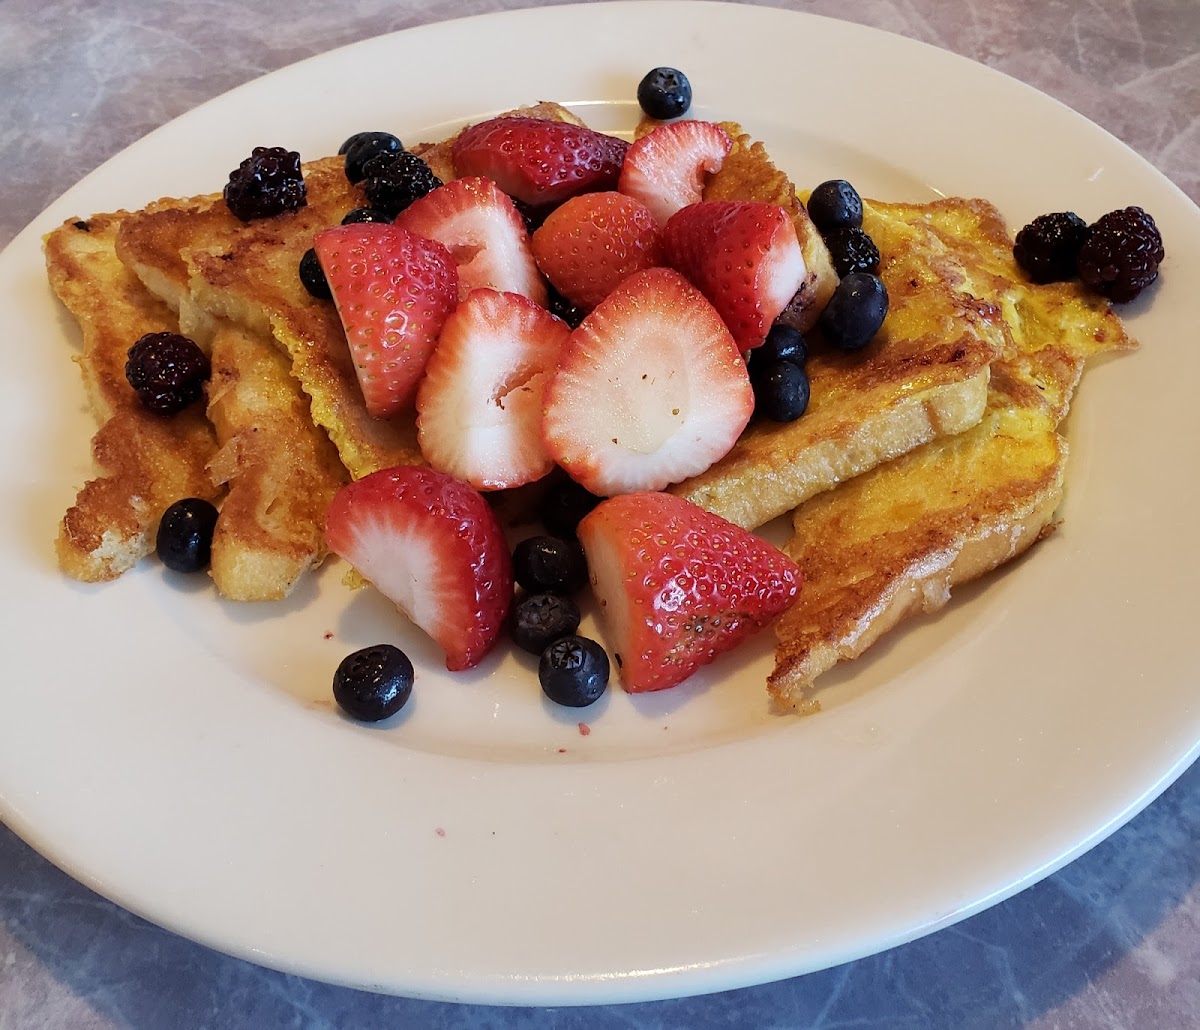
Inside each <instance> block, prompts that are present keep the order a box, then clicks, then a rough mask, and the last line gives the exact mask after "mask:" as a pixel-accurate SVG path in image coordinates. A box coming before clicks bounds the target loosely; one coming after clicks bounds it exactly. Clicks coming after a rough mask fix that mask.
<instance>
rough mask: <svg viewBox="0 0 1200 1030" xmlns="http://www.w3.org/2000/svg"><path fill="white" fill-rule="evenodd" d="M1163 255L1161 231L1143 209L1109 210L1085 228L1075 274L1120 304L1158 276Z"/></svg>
mask: <svg viewBox="0 0 1200 1030" xmlns="http://www.w3.org/2000/svg"><path fill="white" fill-rule="evenodd" d="M1163 256H1164V252H1163V242H1162V235H1161V234H1160V233H1159V231H1158V226H1156V225H1155V224H1154V219H1153V218H1151V217H1150V216H1149V215H1148V214H1146V212H1145V211H1143V210H1142V209H1141V208H1140V207H1127V208H1124V209H1122V210H1120V211H1110V212H1109V213H1108V214H1106V215H1104V216H1103V217H1101V218H1100V219H1099V220H1098V221H1096V222H1094V223H1092V225H1091V226H1090V227H1089V228H1088V234H1087V239H1086V240H1085V241H1084V244H1083V247H1082V248H1080V251H1079V278H1080V279H1082V280H1083V281H1084V283H1085V284H1086V285H1087V286H1090V287H1091V288H1092V289H1093V290H1096V291H1097V292H1099V293H1102V294H1104V296H1106V297H1107V298H1108V299H1109V300H1113V301H1116V302H1117V303H1122V304H1123V303H1125V302H1126V301H1130V300H1133V298H1134V297H1136V296H1137V295H1138V294H1139V293H1141V292H1142V290H1144V289H1145V288H1146V287H1147V286H1149V285H1150V284H1151V283H1152V282H1154V280H1155V279H1157V278H1158V266H1159V263H1160V262H1161V261H1162V259H1163Z"/></svg>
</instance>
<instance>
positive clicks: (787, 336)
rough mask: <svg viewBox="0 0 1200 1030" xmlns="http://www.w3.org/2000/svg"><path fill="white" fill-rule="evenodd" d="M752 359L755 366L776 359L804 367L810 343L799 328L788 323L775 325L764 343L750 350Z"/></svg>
mask: <svg viewBox="0 0 1200 1030" xmlns="http://www.w3.org/2000/svg"><path fill="white" fill-rule="evenodd" d="M750 360H751V362H752V364H753V365H754V366H755V367H758V366H765V365H770V364H773V363H774V362H776V361H790V362H791V363H792V364H793V365H800V366H801V367H803V366H804V363H805V362H806V361H808V345H807V344H806V343H805V341H804V335H803V334H802V333H801V332H800V331H799V330H797V329H793V328H792V327H791V326H788V325H773V326H771V331H770V332H769V333H767V338H766V339H765V340H764V341H763V342H762V345H761V346H759V347H755V348H754V350H752V351H751V352H750Z"/></svg>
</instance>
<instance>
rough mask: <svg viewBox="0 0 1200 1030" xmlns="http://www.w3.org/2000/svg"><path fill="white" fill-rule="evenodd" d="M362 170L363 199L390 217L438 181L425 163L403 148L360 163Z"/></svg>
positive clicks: (430, 189) (422, 194) (437, 183)
mask: <svg viewBox="0 0 1200 1030" xmlns="http://www.w3.org/2000/svg"><path fill="white" fill-rule="evenodd" d="M363 172H364V174H365V178H364V179H363V191H364V192H365V193H366V195H367V203H369V204H370V205H371V207H373V208H375V209H377V210H379V211H382V212H384V213H385V214H387V215H390V216H391V217H392V218H395V217H396V216H397V215H398V214H399V213H400V212H401V211H403V210H404V209H405V208H406V207H408V206H409V204H411V203H412V202H413V201H414V200H419V199H420V198H421V197H423V196H425V194H426V193H430V192H432V191H433V190H435V189H437V188H438V187H439V186H440V185H442V180H441V179H439V178H438V177H437V176H436V175H434V174H433V172H432V171H430V168H429V165H427V164H426V163H425V162H424V161H422V160H421V159H420V158H419V157H417V155H416V154H412V153H409V152H408V151H407V150H401V151H400V152H399V153H395V154H378V155H376V156H375V157H373V158H371V160H369V161H368V162H367V163H366V164H365V165H364V166H363Z"/></svg>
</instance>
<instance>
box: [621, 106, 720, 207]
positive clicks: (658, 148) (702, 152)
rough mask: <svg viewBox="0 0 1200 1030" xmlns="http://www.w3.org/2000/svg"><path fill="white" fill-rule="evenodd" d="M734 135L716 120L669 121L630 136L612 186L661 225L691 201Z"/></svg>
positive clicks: (718, 163)
mask: <svg viewBox="0 0 1200 1030" xmlns="http://www.w3.org/2000/svg"><path fill="white" fill-rule="evenodd" d="M732 147H733V140H732V139H730V138H729V133H727V132H726V131H725V130H724V129H722V128H721V126H719V125H717V124H716V123H715V122H695V121H687V122H669V123H667V124H666V125H660V126H659V127H658V128H657V129H654V130H653V131H652V132H648V133H647V134H646V135H645V136H643V137H642V138H641V139H639V140H637V141H635V142H634V143H633V144H632V145H631V146H630V148H629V153H627V154H626V155H625V163H624V164H623V165H622V166H621V178H620V180H619V182H618V185H617V189H618V190H619V191H620V192H621V193H624V194H626V195H627V196H630V197H633V198H634V199H636V200H640V201H641V202H642V203H643V204H645V205H646V207H648V208H649V209H650V210H651V212H653V214H654V217H655V218H656V219H658V224H659V225H666V224H667V219H668V218H670V217H671V216H672V215H673V214H674V213H675V212H676V211H678V210H679V209H680V208H684V207H687V206H688V204H695V203H696V202H697V201H699V200H700V198H701V196H702V195H703V193H704V183H705V181H706V179H707V177H708V176H709V175H710V174H712V173H713V172H715V171H717V170H718V169H720V167H721V165H723V164H724V163H725V158H726V157H727V156H728V154H729V151H730V150H731V149H732Z"/></svg>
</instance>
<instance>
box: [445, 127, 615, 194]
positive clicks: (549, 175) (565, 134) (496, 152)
mask: <svg viewBox="0 0 1200 1030" xmlns="http://www.w3.org/2000/svg"><path fill="white" fill-rule="evenodd" d="M628 149H629V144H628V143H626V142H625V141H624V140H623V139H618V138H617V137H616V136H606V135H605V134H604V133H601V132H596V131H595V130H593V129H589V128H586V127H585V126H582V125H572V124H571V123H569V122H555V121H548V120H546V119H543V118H526V117H522V116H519V115H509V116H505V117H501V118H492V119H490V120H489V121H486V122H479V123H478V124H477V125H472V126H470V127H468V128H466V129H464V130H463V131H462V132H461V133H459V135H458V137H457V138H456V139H455V141H454V145H453V150H452V152H453V155H454V167H455V168H456V169H457V170H458V173H459V175H482V176H485V177H486V178H488V179H491V180H492V181H493V182H495V183H496V185H497V186H499V187H500V188H501V189H502V190H503V191H504V192H505V193H507V194H508V195H509V196H510V197H515V198H516V199H517V200H520V201H522V202H523V203H525V204H531V205H533V206H535V207H537V206H541V205H546V204H558V203H561V202H562V201H564V200H566V199H567V198H568V197H574V196H576V195H577V194H580V193H588V192H590V191H592V190H610V189H614V188H615V187H616V185H617V177H618V176H619V175H620V174H621V162H622V161H623V160H624V159H625V151H626V150H628Z"/></svg>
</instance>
